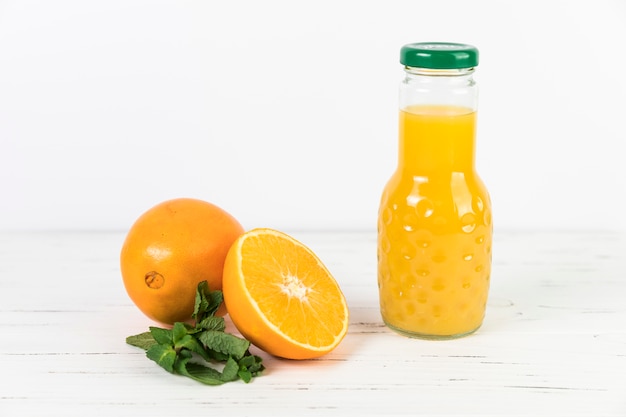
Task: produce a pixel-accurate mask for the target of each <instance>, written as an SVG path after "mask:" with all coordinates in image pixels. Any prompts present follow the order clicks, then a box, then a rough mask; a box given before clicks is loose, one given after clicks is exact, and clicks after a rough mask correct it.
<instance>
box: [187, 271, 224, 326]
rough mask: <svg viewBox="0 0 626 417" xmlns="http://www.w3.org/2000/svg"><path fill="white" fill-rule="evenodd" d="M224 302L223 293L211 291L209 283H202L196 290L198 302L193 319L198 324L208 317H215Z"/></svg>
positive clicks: (196, 302)
mask: <svg viewBox="0 0 626 417" xmlns="http://www.w3.org/2000/svg"><path fill="white" fill-rule="evenodd" d="M223 301H224V295H223V294H222V292H221V291H219V290H215V291H211V290H210V289H209V284H208V282H207V281H202V282H200V283H199V284H198V287H197V288H196V301H195V305H194V310H193V314H192V315H191V317H192V318H193V319H194V320H195V321H196V323H198V322H200V321H202V320H204V319H205V318H207V317H211V316H214V315H215V312H216V311H217V309H218V308H220V305H221V304H222V302H223Z"/></svg>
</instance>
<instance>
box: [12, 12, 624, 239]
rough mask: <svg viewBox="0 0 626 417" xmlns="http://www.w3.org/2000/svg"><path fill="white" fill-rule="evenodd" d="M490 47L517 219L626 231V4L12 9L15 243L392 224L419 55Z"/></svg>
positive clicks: (484, 134)
mask: <svg viewBox="0 0 626 417" xmlns="http://www.w3.org/2000/svg"><path fill="white" fill-rule="evenodd" d="M433 40H434V41H456V42H466V43H471V44H474V45H476V46H477V47H478V48H479V49H480V52H481V60H480V65H479V67H478V72H477V75H476V79H477V81H478V82H479V85H480V104H479V109H480V110H479V126H478V148H477V152H478V154H477V161H476V163H477V167H478V171H479V173H480V175H481V176H482V178H483V180H484V181H485V183H486V184H487V186H488V188H489V190H490V192H491V196H492V202H493V210H494V221H495V227H496V228H502V229H522V228H523V229H553V230H561V229H621V230H625V229H626V215H625V214H624V213H625V211H626V207H624V204H623V203H622V200H623V199H624V195H625V194H626V191H625V190H626V188H625V186H624V182H625V181H624V180H626V173H625V172H626V171H625V169H626V166H625V164H624V157H623V151H621V148H620V146H623V143H624V142H625V139H626V133H625V132H626V116H625V113H626V104H625V101H626V42H625V41H626V2H624V1H621V0H613V1H610V0H594V1H589V2H582V1H544V0H541V1H515V2H499V1H489V2H487V1H467V0H464V1H441V2H437V1H417V0H410V1H384V2H383V1H364V0H360V1H356V0H354V1H340V0H334V1H330V0H319V1H314V2H313V1H311V2H297V1H287V0H284V1H276V0H264V1H254V0H240V1H220V2H217V1H154V0H143V1H140V0H112V1H111V0H110V1H84V0H75V1H69V0H62V1H50V0H41V1H30V0H0V230H9V229H64V230H67V229H71V230H101V229H115V230H125V229H127V228H128V227H129V226H130V225H131V224H132V222H133V221H134V220H135V219H136V218H137V217H138V216H139V215H140V214H141V213H142V212H143V211H145V210H146V209H148V208H149V207H151V206H152V205H154V204H156V203H158V202H160V201H163V200H166V199H169V198H174V197H181V196H186V197H196V198H201V199H205V200H207V201H211V202H213V203H215V204H217V205H219V206H221V207H223V208H224V209H226V210H227V211H229V212H230V213H231V214H233V215H234V216H235V217H237V218H238V219H239V220H240V222H241V223H242V224H243V225H244V227H246V228H252V227H260V226H267V227H275V228H280V229H302V230H304V229H374V228H375V227H376V216H377V209H378V199H379V197H380V193H381V190H382V188H383V186H384V184H385V182H386V180H387V178H388V177H389V176H390V175H391V173H392V171H393V169H394V167H395V163H396V141H397V134H396V132H397V86H398V82H399V81H400V77H401V73H402V71H401V66H400V64H399V63H398V54H399V49H400V47H401V46H402V45H403V44H405V43H410V42H416V41H433Z"/></svg>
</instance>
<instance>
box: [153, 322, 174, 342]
mask: <svg viewBox="0 0 626 417" xmlns="http://www.w3.org/2000/svg"><path fill="white" fill-rule="evenodd" d="M150 333H151V334H152V337H154V340H156V341H157V343H159V344H160V345H173V344H174V342H173V338H172V331H171V330H168V329H162V328H160V327H152V326H151V327H150Z"/></svg>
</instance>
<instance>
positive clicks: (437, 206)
mask: <svg viewBox="0 0 626 417" xmlns="http://www.w3.org/2000/svg"><path fill="white" fill-rule="evenodd" d="M475 123H476V112H475V111H474V110H473V109H470V108H466V107H462V106H454V105H410V106H407V107H404V108H402V109H401V110H400V123H399V126H400V129H399V160H398V169H397V170H396V172H395V173H394V174H393V176H392V177H391V179H390V180H389V182H388V183H387V185H386V187H385V189H384V191H383V195H382V198H381V204H380V211H379V218H378V286H379V294H380V308H381V314H382V317H383V320H384V321H385V323H386V324H387V326H389V327H390V328H392V329H394V330H396V331H398V332H400V333H402V334H406V335H409V336H415V337H425V338H434V339H446V338H454V337H460V336H463V335H466V334H469V333H472V332H474V331H475V330H476V329H478V328H479V327H480V325H481V324H482V322H483V318H484V314H485V306H486V302H487V294H488V291H489V279H490V273H491V242H492V223H491V202H490V199H489V194H488V192H487V189H486V188H485V186H484V184H483V182H482V181H481V179H480V178H479V177H478V174H477V173H476V171H475V169H474V149H475Z"/></svg>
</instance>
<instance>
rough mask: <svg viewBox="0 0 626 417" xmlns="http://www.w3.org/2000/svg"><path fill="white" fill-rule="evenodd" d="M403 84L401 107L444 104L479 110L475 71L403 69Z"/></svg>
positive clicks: (467, 69)
mask: <svg viewBox="0 0 626 417" xmlns="http://www.w3.org/2000/svg"><path fill="white" fill-rule="evenodd" d="M404 74H405V75H404V79H403V80H402V83H401V84H400V100H399V101H400V108H401V109H403V108H406V107H409V106H412V105H444V106H455V107H465V108H468V109H470V110H472V111H476V109H477V107H478V85H477V84H476V82H475V81H474V68H461V69H428V68H415V67H405V68H404Z"/></svg>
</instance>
